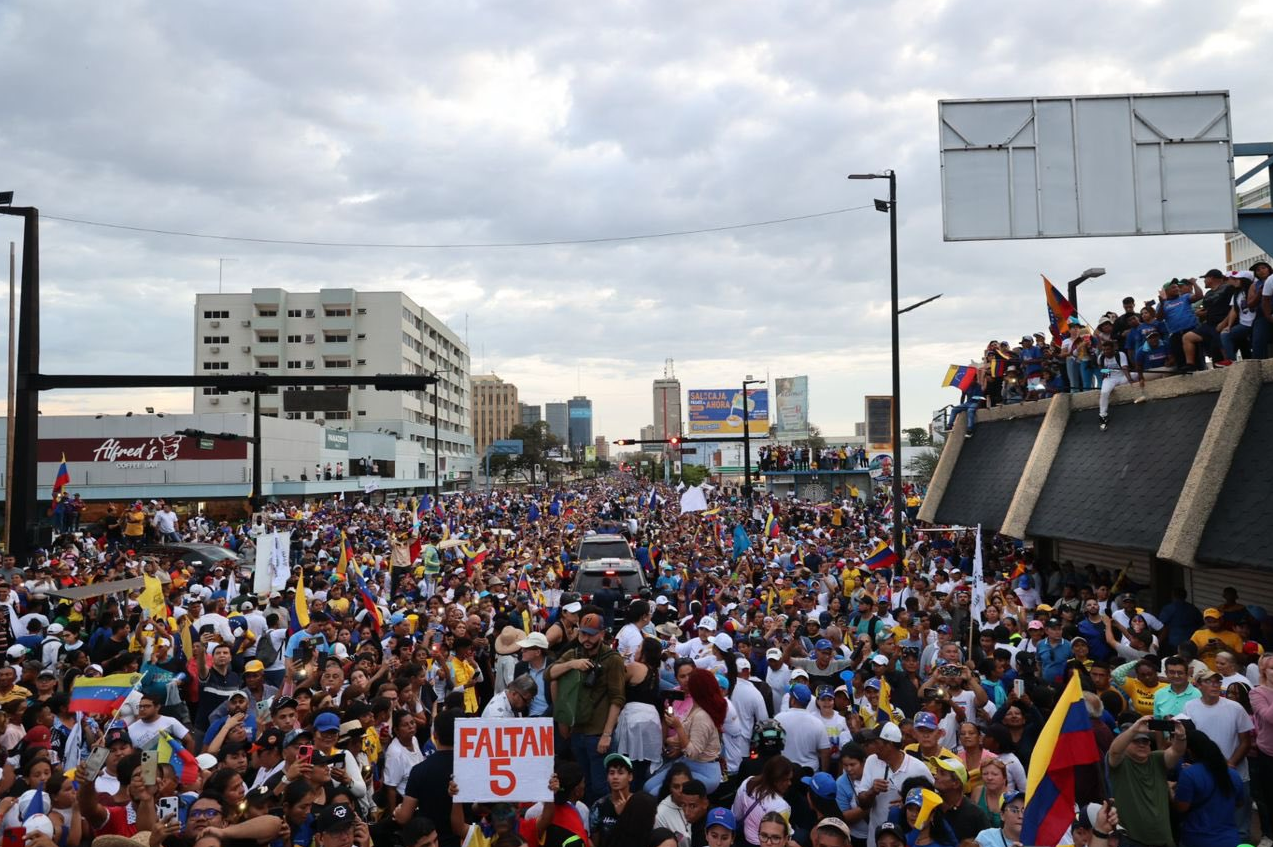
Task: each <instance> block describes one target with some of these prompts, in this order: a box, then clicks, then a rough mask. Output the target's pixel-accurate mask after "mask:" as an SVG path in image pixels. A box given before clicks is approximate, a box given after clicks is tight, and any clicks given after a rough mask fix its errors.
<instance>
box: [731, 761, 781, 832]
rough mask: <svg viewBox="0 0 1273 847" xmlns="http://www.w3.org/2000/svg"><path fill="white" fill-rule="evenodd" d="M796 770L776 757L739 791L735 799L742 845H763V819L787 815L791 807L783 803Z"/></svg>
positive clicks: (735, 817)
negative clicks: (774, 813)
mask: <svg viewBox="0 0 1273 847" xmlns="http://www.w3.org/2000/svg"><path fill="white" fill-rule="evenodd" d="M795 776H796V769H795V766H794V765H793V764H792V763H791V760H790V759H788V758H786V757H785V756H774V757H773V758H772V759H770V760H768V761H767V762H765V767H764V769H763V770H762V771H761V772H760V773H759V774H758V775H756V776H753V777H752V778H751V779H749V780H747V781H746V782H744V783H743V784H742V785H740V786H739V787H738V793H737V794H736V795H734V806H733V812H734V819H735V820H736V821H737V822H738V826H739V827H741V829H742V836H743V841H744V842H745V843H747V844H759V843H760V819H761V818H763V817H764V816H765V815H767V814H769V813H770V812H779V813H781V814H787V813H789V812H790V811H791V806H790V804H788V803H787V801H786V800H784V799H782V798H783V795H784V794H786V793H787V792H788V791H790V790H791V782H792V780H793V779H795Z"/></svg>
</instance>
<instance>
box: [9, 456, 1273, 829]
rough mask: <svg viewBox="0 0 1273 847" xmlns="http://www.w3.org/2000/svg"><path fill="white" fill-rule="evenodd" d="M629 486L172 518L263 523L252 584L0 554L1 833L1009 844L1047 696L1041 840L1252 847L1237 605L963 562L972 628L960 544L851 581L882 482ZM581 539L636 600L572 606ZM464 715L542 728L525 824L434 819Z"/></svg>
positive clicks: (62, 550) (1261, 791)
mask: <svg viewBox="0 0 1273 847" xmlns="http://www.w3.org/2000/svg"><path fill="white" fill-rule="evenodd" d="M646 485H648V484H646ZM655 493H656V494H657V496H654V497H651V496H649V492H648V491H647V488H646V487H645V486H643V485H641V484H639V483H637V482H636V481H635V480H633V479H632V478H631V477H628V476H626V475H616V476H611V477H606V478H603V479H600V480H596V481H589V482H587V483H581V484H580V485H578V486H576V487H574V488H570V489H561V490H546V489H537V490H533V491H530V492H521V493H508V492H498V491H497V492H494V493H490V494H460V495H453V496H448V497H446V498H445V499H444V501H443V502H439V503H425V504H419V503H416V502H412V501H400V502H389V503H383V504H377V505H371V504H368V503H355V502H352V501H345V500H329V501H326V502H312V503H286V502H284V503H274V504H270V505H269V506H268V507H267V508H266V509H265V513H264V514H262V515H259V516H257V517H256V518H254V519H252V520H244V521H224V522H223V521H216V522H213V521H209V520H207V519H204V518H201V517H200V516H191V517H189V518H188V519H182V520H179V521H178V522H177V523H176V524H175V526H176V527H177V528H176V530H175V532H176V533H177V536H178V538H179V539H180V540H183V541H216V542H218V543H222V544H226V545H229V546H239V547H248V546H253V545H259V544H261V543H264V542H263V540H262V539H263V537H264V536H265V534H266V533H269V532H272V531H273V530H275V529H278V530H287V531H290V532H291V533H292V542H293V545H294V546H292V548H291V551H290V554H289V555H288V556H287V557H286V558H287V561H285V562H284V563H283V566H282V567H283V576H284V578H285V581H286V585H285V586H284V587H283V588H281V589H277V590H275V589H271V590H269V591H264V592H258V591H257V590H256V589H255V586H256V585H258V584H259V583H257V582H256V579H257V575H256V574H254V573H252V572H250V571H244V572H243V573H240V572H238V571H237V570H235V569H231V570H234V571H235V572H228V571H224V570H222V569H221V568H216V569H214V570H211V571H209V572H201V571H199V570H193V571H192V570H191V569H190V568H189V567H185V566H183V565H182V564H181V561H180V560H179V559H178V558H177V557H176V556H175V555H174V556H165V555H162V554H159V555H152V556H139V555H137V554H136V552H135V550H134V549H132V548H130V547H129V546H127V541H126V540H125V537H124V536H122V535H121V536H118V537H109V536H107V535H106V534H104V533H103V534H96V533H94V532H91V531H87V530H85V531H81V532H79V533H74V534H67V535H63V536H62V537H61V538H59V539H58V541H57V542H56V544H55V546H54V548H53V549H51V550H49V551H42V552H41V553H40V554H38V555H37V556H36V557H35V558H34V559H33V560H32V561H30V562H23V563H19V562H16V561H14V560H13V559H12V558H11V557H10V558H6V559H5V560H4V561H3V562H2V563H0V579H2V581H0V651H2V652H3V655H4V656H5V657H6V661H5V664H4V666H3V667H0V744H3V746H4V748H5V751H6V755H7V757H8V758H7V762H6V763H5V766H4V768H3V775H2V777H0V795H2V796H4V797H5V799H4V800H3V801H2V802H0V815H3V816H4V818H5V823H4V825H5V827H6V828H7V829H12V828H14V827H18V826H23V827H25V830H24V832H25V839H26V844H28V845H31V847H54V845H57V847H79V845H85V847H87V845H89V844H98V845H99V847H120V845H124V844H125V843H134V841H135V840H137V839H143V843H144V839H147V838H148V839H149V841H148V843H150V844H152V845H154V844H158V843H163V844H166V845H169V847H177V845H181V847H217V845H248V844H257V845H265V844H268V845H275V847H289V845H293V844H295V845H308V844H311V843H313V844H317V845H319V847H350V845H352V844H358V845H360V846H361V847H369V845H372V844H374V845H377V847H388V845H405V847H433V845H442V847H460V845H466V847H467V845H477V846H478V847H481V845H488V844H489V845H496V847H518V846H519V845H522V844H529V845H551V847H565V845H571V847H580V846H581V847H593V845H596V847H700V845H711V847H730V845H740V847H741V845H753V847H797V845H799V847H849V845H852V847H862V845H867V847H901V845H915V844H920V845H929V844H932V845H951V847H968V845H982V847H1010V845H1014V844H1019V843H1023V834H1022V831H1023V826H1024V825H1025V824H1024V818H1025V810H1026V793H1027V792H1028V791H1029V790H1031V788H1030V786H1029V783H1028V777H1027V774H1028V773H1029V772H1030V770H1031V766H1032V764H1036V763H1035V762H1034V761H1033V760H1034V758H1035V751H1036V748H1037V746H1038V745H1039V739H1040V736H1041V733H1042V732H1043V729H1044V725H1045V722H1046V717H1047V715H1048V714H1049V713H1050V712H1051V710H1052V707H1053V704H1054V703H1055V702H1056V700H1057V697H1058V692H1059V691H1060V690H1061V688H1062V686H1063V685H1064V684H1065V682H1066V680H1067V679H1068V678H1069V677H1070V676H1071V675H1078V676H1079V678H1080V680H1081V684H1082V688H1083V690H1084V692H1085V693H1084V702H1085V705H1086V707H1087V709H1088V715H1089V718H1090V729H1091V732H1092V733H1093V737H1094V739H1095V743H1096V744H1097V745H1098V747H1099V750H1100V753H1101V756H1102V759H1103V761H1102V763H1100V764H1087V765H1084V766H1082V768H1081V769H1080V770H1081V773H1080V774H1079V778H1078V779H1076V780H1075V785H1076V795H1075V798H1074V802H1073V803H1072V804H1071V807H1070V808H1068V809H1067V810H1066V814H1067V815H1069V816H1070V818H1071V819H1072V823H1071V824H1070V826H1069V829H1068V831H1067V832H1066V833H1065V836H1064V837H1063V838H1062V839H1061V843H1062V844H1074V845H1079V847H1087V845H1095V847H1103V845H1112V844H1121V845H1167V844H1183V845H1187V847H1204V845H1205V846H1206V847H1210V846H1211V845H1215V847H1234V845H1237V844H1239V843H1242V840H1244V839H1246V838H1247V837H1249V835H1250V833H1251V832H1252V831H1253V830H1254V828H1255V821H1258V822H1259V832H1261V833H1265V832H1270V831H1273V830H1270V829H1269V828H1268V826H1269V824H1268V815H1269V813H1270V812H1271V811H1273V802H1270V801H1271V799H1273V766H1271V765H1270V763H1271V762H1273V658H1269V657H1266V656H1265V655H1264V652H1263V651H1264V649H1265V648H1266V647H1273V617H1270V616H1268V615H1266V614H1265V613H1264V611H1263V610H1262V609H1259V608H1255V607H1250V606H1247V605H1245V604H1243V603H1242V602H1240V601H1239V599H1238V596H1237V594H1236V592H1233V591H1232V590H1230V591H1229V592H1226V597H1225V600H1226V602H1225V603H1224V604H1223V605H1221V606H1219V607H1217V608H1209V609H1205V610H1201V611H1200V610H1198V609H1197V608H1195V607H1194V606H1192V605H1191V604H1190V603H1189V602H1188V600H1187V599H1186V598H1185V597H1184V596H1183V595H1178V596H1177V597H1176V598H1175V599H1174V600H1173V601H1172V602H1171V603H1170V604H1168V605H1166V606H1165V607H1163V608H1161V609H1155V610H1152V611H1151V610H1149V609H1145V608H1143V606H1142V604H1141V601H1140V600H1138V595H1137V594H1136V593H1135V590H1136V588H1137V587H1136V586H1134V585H1132V584H1130V583H1129V582H1128V580H1127V577H1126V574H1114V573H1110V572H1106V571H1101V570H1098V569H1097V568H1095V567H1091V566H1088V567H1077V566H1074V565H1073V564H1071V563H1060V564H1059V565H1056V566H1047V567H1045V566H1044V565H1043V564H1042V563H1038V562H1036V561H1035V560H1034V557H1033V555H1032V553H1031V551H1030V550H1029V549H1026V548H1025V547H1023V546H1022V545H1021V544H1019V543H1014V542H1012V541H1011V540H1009V539H1003V538H997V537H991V538H987V539H985V543H984V549H985V561H984V571H985V575H986V578H985V585H986V591H985V594H984V597H985V604H984V609H983V608H981V607H980V606H979V605H974V602H973V600H974V596H978V597H980V596H982V595H981V594H980V593H979V592H977V591H976V590H975V588H976V586H975V585H974V584H973V582H972V579H971V574H972V573H973V570H974V568H973V557H974V549H975V547H976V540H975V539H974V538H973V535H974V533H972V532H967V531H936V530H932V531H926V530H924V529H923V527H922V526H918V525H909V526H908V527H907V533H908V539H907V540H908V546H907V549H906V550H904V551H898V552H899V553H900V554H901V556H900V561H898V562H896V563H895V564H893V565H891V567H888V568H884V569H879V568H876V569H873V568H872V567H870V566H868V565H867V564H866V560H867V558H868V557H869V556H870V555H871V554H872V552H873V551H876V550H878V548H879V546H880V544H881V543H882V542H886V541H887V539H888V538H889V537H890V534H891V519H892V510H891V509H890V508H889V504H888V501H887V494H886V493H885V492H882V491H881V492H879V493H877V494H876V495H874V496H871V495H870V494H869V493H868V496H867V497H865V498H863V499H862V500H845V501H838V500H837V501H832V502H829V503H810V502H803V501H799V500H795V499H790V498H783V499H779V498H771V497H769V496H767V495H759V496H758V498H757V501H756V502H755V503H754V504H748V503H746V502H745V501H744V500H743V499H742V497H741V495H740V494H739V493H738V492H737V491H735V490H732V489H728V488H718V489H715V490H713V491H711V492H710V500H709V506H710V508H709V509H707V510H705V511H694V512H688V513H686V514H681V513H680V512H679V510H678V508H677V507H676V499H677V498H676V497H675V494H674V492H673V491H671V490H670V489H660V490H659V491H657V492H655ZM159 508H160V510H163V509H166V508H168V507H167V506H165V505H163V504H160V507H159ZM604 532H617V533H621V534H622V535H624V536H625V537H626V538H627V539H628V540H629V543H630V548H631V553H632V557H633V558H634V559H635V560H636V561H637V562H639V564H640V567H641V570H642V572H643V573H644V575H645V579H644V580H643V584H644V585H645V586H646V587H642V588H639V589H637V590H634V591H631V592H627V591H623V590H619V589H618V588H616V587H615V586H612V585H609V584H607V583H603V586H602V587H601V588H600V589H599V590H596V591H595V592H593V593H591V594H586V595H580V594H577V593H573V592H572V590H571V589H572V586H573V583H574V576H575V573H576V571H577V569H578V568H579V567H580V563H579V561H578V560H577V556H576V554H577V551H578V550H579V548H580V543H581V542H582V541H584V540H585V539H586V538H588V537H589V535H590V534H591V533H604ZM448 542H456V543H448ZM138 576H140V577H143V579H144V580H145V581H146V582H147V586H146V587H145V588H144V589H142V590H137V589H133V590H127V591H123V592H117V591H113V590H111V588H110V586H109V583H111V582H114V581H117V580H120V579H125V578H130V577H138ZM156 580H157V581H158V584H159V585H161V586H162V588H161V590H160V592H159V594H161V596H156V595H155V594H152V593H149V592H150V585H151V584H154V583H155V581H156ZM93 586H96V587H97V593H94V589H93ZM74 589H80V590H79V593H75V592H74V591H73V590H74ZM68 592H70V593H69V596H68ZM298 608H299V609H304V611H305V613H306V616H307V617H308V622H307V623H302V620H301V616H300V615H299V614H297V609H298ZM293 618H295V620H293ZM131 673H136V674H140V680H139V683H138V685H137V686H136V688H135V689H134V690H133V691H131V693H129V694H128V696H127V698H126V699H125V700H124V702H123V705H122V706H120V707H119V708H118V709H116V710H114V711H113V712H112V713H111V714H93V713H91V712H90V713H88V714H85V713H83V712H80V711H76V710H73V709H72V708H71V705H72V698H73V695H74V692H76V691H77V690H79V688H80V687H79V686H77V685H76V682H77V680H78V681H80V684H81V686H83V685H84V684H85V681H84V680H82V679H81V677H84V678H88V679H91V678H94V677H112V676H113V675H116V674H131ZM475 716H482V717H487V718H496V719H501V718H511V717H521V716H525V717H542V718H551V719H552V720H553V722H554V727H555V734H556V741H555V750H556V759H555V766H554V771H555V772H554V774H553V776H552V778H551V781H550V782H549V784H548V785H547V786H545V791H546V793H550V794H551V796H552V799H551V801H548V802H542V803H536V804H533V805H529V806H526V805H522V806H517V805H510V804H500V803H494V804H487V803H468V802H461V801H459V800H458V799H456V796H457V794H458V793H459V791H460V786H458V785H457V784H456V783H455V781H454V779H453V774H454V772H455V756H456V752H455V744H456V726H457V721H458V720H460V719H462V718H465V717H475ZM151 751H155V752H153V753H152V752H151ZM156 758H157V760H158V761H157V762H156ZM1253 794H1254V795H1255V797H1254V799H1255V800H1256V801H1258V813H1259V814H1258V816H1256V815H1255V814H1254V813H1253V811H1252V810H1253V803H1252V795H1253ZM112 839H114V840H112ZM125 839H132V841H127V842H126V841H125ZM1261 844H1263V845H1264V846H1265V847H1268V845H1269V844H1273V840H1270V839H1267V838H1266V839H1265V840H1264V841H1262V842H1261Z"/></svg>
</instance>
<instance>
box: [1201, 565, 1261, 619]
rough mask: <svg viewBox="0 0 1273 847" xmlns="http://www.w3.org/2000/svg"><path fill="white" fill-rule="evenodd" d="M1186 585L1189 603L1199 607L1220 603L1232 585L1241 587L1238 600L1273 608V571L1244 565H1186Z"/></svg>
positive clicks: (1249, 604)
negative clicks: (1221, 566)
mask: <svg viewBox="0 0 1273 847" xmlns="http://www.w3.org/2000/svg"><path fill="white" fill-rule="evenodd" d="M1183 570H1184V576H1185V588H1186V589H1187V590H1188V591H1189V602H1190V603H1193V604H1194V605H1195V606H1197V607H1198V608H1199V609H1205V608H1207V607H1209V606H1219V605H1220V603H1222V602H1223V597H1221V594H1220V592H1222V591H1224V589H1226V588H1228V587H1230V586H1232V587H1234V588H1236V589H1237V590H1238V602H1239V603H1245V604H1247V605H1248V606H1263V607H1264V608H1265V609H1269V610H1271V611H1273V573H1267V572H1264V571H1254V570H1246V569H1243V568H1184V569H1183Z"/></svg>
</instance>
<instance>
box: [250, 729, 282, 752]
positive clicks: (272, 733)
mask: <svg viewBox="0 0 1273 847" xmlns="http://www.w3.org/2000/svg"><path fill="white" fill-rule="evenodd" d="M285 735H286V733H284V732H283V730H281V729H279V728H278V727H276V726H272V727H270V728H269V729H267V730H265V732H262V733H261V737H260V738H258V739H257V740H256V745H255V746H254V747H253V748H252V749H254V750H282V749H283V738H284V737H285Z"/></svg>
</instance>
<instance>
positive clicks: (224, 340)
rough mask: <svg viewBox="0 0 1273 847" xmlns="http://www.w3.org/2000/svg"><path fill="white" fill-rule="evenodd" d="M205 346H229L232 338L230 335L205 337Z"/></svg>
mask: <svg viewBox="0 0 1273 847" xmlns="http://www.w3.org/2000/svg"><path fill="white" fill-rule="evenodd" d="M203 343H204V344H229V343H230V336H228V335H205V336H204V337H203Z"/></svg>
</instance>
